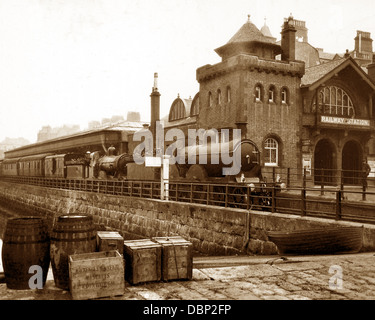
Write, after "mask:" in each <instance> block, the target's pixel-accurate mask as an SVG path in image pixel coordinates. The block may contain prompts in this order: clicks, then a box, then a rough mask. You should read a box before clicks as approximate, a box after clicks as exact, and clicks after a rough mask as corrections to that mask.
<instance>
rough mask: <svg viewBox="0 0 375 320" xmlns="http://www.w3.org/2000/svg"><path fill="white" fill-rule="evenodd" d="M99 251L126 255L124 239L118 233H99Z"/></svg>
mask: <svg viewBox="0 0 375 320" xmlns="http://www.w3.org/2000/svg"><path fill="white" fill-rule="evenodd" d="M96 244H97V251H111V250H117V251H118V252H119V253H120V254H124V238H123V237H122V236H121V235H120V234H119V233H118V232H116V231H97V233H96Z"/></svg>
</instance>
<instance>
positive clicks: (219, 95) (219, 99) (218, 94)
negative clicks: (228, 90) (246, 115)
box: [217, 89, 221, 105]
mask: <svg viewBox="0 0 375 320" xmlns="http://www.w3.org/2000/svg"><path fill="white" fill-rule="evenodd" d="M217 104H218V105H220V104H221V90H220V89H217Z"/></svg>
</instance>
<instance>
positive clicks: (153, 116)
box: [150, 72, 160, 148]
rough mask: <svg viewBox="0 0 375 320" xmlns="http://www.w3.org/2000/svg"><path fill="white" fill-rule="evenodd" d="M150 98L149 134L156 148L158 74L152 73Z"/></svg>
mask: <svg viewBox="0 0 375 320" xmlns="http://www.w3.org/2000/svg"><path fill="white" fill-rule="evenodd" d="M150 97H151V128H150V129H151V133H152V138H153V143H154V148H156V122H157V121H160V93H159V91H158V74H157V73H156V72H155V73H154V86H153V88H152V93H151V95H150Z"/></svg>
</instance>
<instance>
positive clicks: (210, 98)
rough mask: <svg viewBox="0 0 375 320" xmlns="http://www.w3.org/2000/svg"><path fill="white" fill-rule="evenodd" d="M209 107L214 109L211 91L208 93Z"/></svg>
mask: <svg viewBox="0 0 375 320" xmlns="http://www.w3.org/2000/svg"><path fill="white" fill-rule="evenodd" d="M208 106H209V107H212V93H211V91H209V92H208Z"/></svg>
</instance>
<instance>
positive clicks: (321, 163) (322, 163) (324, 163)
mask: <svg viewBox="0 0 375 320" xmlns="http://www.w3.org/2000/svg"><path fill="white" fill-rule="evenodd" d="M335 171H336V153H335V148H334V146H333V144H332V142H330V141H329V140H328V139H322V140H320V141H319V142H318V143H317V144H316V146H315V151H314V183H315V184H318V185H333V184H335V180H336V179H335V176H336V174H335Z"/></svg>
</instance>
